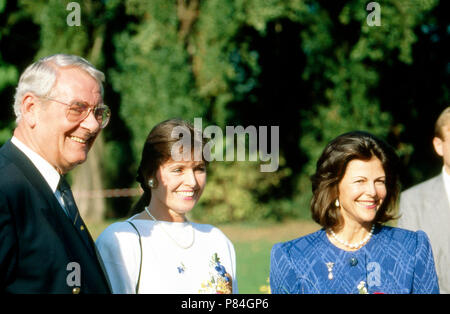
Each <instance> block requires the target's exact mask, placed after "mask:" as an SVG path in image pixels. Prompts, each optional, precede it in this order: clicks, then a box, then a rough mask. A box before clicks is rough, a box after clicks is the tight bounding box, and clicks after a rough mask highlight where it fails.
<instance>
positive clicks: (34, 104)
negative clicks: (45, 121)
mask: <svg viewBox="0 0 450 314" xmlns="http://www.w3.org/2000/svg"><path fill="white" fill-rule="evenodd" d="M38 101H39V99H38V98H37V97H36V96H35V95H34V94H32V93H26V94H25V95H24V96H23V98H22V104H21V105H20V112H21V113H22V119H23V120H24V122H25V123H26V124H28V126H30V127H31V128H33V127H34V126H35V125H36V121H37V114H38V112H39V109H40V104H38Z"/></svg>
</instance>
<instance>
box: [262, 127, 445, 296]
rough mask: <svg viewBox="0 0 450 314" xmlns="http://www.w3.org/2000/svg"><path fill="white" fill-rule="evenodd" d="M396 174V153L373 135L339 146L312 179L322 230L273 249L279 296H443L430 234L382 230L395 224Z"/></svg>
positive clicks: (338, 141) (349, 138) (346, 139)
mask: <svg viewBox="0 0 450 314" xmlns="http://www.w3.org/2000/svg"><path fill="white" fill-rule="evenodd" d="M397 171H398V157H397V155H396V154H395V152H394V150H393V149H392V148H391V147H390V146H389V145H387V144H386V143H385V142H383V141H381V140H380V139H378V138H376V137H375V136H373V135H371V134H369V133H366V132H360V131H356V132H350V133H346V134H343V135H341V136H339V137H337V138H335V139H334V140H332V141H331V142H330V143H329V144H328V145H327V146H326V148H325V150H324V151H323V153H322V155H321V157H320V158H319V160H318V162H317V169H316V173H315V174H314V175H313V176H312V178H311V180H312V190H313V197H312V200H311V211H312V217H313V219H314V221H316V222H317V223H318V224H320V225H321V226H322V227H323V228H322V229H321V230H319V231H317V232H315V233H312V234H309V235H306V236H304V237H301V238H298V239H295V240H292V241H289V242H285V243H278V244H276V245H274V247H273V248H272V253H271V265H270V287H271V291H272V293H341V294H343V293H362V294H366V293H369V294H372V293H439V286H438V281H437V276H436V270H435V266H434V260H433V253H432V251H431V246H430V243H429V240H428V237H427V235H426V234H425V233H424V232H423V231H417V232H413V231H408V230H404V229H400V228H393V227H388V226H385V225H383V224H384V223H386V222H388V221H389V220H391V219H393V218H394V217H393V214H392V213H391V212H392V211H393V210H394V209H395V205H396V202H397V197H398V193H399V186H398V173H397Z"/></svg>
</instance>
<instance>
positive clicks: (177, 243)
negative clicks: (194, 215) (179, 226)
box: [145, 206, 195, 249]
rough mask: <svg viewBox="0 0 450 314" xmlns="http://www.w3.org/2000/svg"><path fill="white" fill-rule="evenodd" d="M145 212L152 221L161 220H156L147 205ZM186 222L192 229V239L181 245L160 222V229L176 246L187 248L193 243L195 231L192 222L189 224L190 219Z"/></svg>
mask: <svg viewBox="0 0 450 314" xmlns="http://www.w3.org/2000/svg"><path fill="white" fill-rule="evenodd" d="M145 212H146V213H147V215H148V216H149V217H150V218H151V219H152V220H153V221H155V222H161V221H159V220H157V219H156V218H155V217H154V216H153V215H152V213H150V210H149V209H148V206H146V207H145ZM187 223H188V224H189V226H190V227H191V229H192V241H191V242H190V243H188V244H187V245H181V244H180V243H179V242H178V241H177V240H175V238H174V237H172V236H171V235H170V233H169V232H168V231H167V230H166V228H164V225H163V224H161V229H162V230H163V231H164V233H165V234H166V235H167V236H168V237H169V238H170V239H171V240H172V241H173V242H174V243H175V244H176V245H177V246H178V247H180V248H182V249H188V248H190V247H191V246H192V245H193V244H194V242H195V231H194V227H193V226H192V224H191V222H190V221H188V222H187Z"/></svg>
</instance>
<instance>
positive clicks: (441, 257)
mask: <svg viewBox="0 0 450 314" xmlns="http://www.w3.org/2000/svg"><path fill="white" fill-rule="evenodd" d="M433 146H434V150H435V151H436V153H437V154H438V155H439V156H440V157H442V159H443V164H444V165H443V167H442V172H441V173H440V174H439V175H437V176H435V177H434V178H431V179H429V180H427V181H425V182H422V183H420V184H418V185H416V186H413V187H411V188H409V189H407V190H406V191H404V192H403V193H401V195H400V210H399V212H400V218H399V220H398V225H397V226H398V227H401V228H405V229H410V230H414V231H415V230H423V231H425V232H426V233H427V234H428V235H429V237H430V243H431V247H432V248H433V255H434V258H435V261H436V270H437V275H438V279H439V288H440V291H441V293H450V270H449V266H450V231H449V228H448V226H449V224H450V203H449V201H450V107H447V108H446V109H445V110H444V111H443V112H442V113H441V114H440V116H439V118H438V119H437V121H436V124H435V128H434V138H433Z"/></svg>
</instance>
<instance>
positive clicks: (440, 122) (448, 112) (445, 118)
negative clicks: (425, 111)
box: [434, 107, 450, 140]
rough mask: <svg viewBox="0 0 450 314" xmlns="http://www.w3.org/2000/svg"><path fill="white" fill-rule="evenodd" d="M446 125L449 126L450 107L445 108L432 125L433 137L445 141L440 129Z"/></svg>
mask: <svg viewBox="0 0 450 314" xmlns="http://www.w3.org/2000/svg"><path fill="white" fill-rule="evenodd" d="M448 124H450V107H447V108H445V109H444V111H442V112H441V114H440V115H439V117H438V118H437V120H436V123H435V124H434V136H435V137H439V138H440V139H441V140H445V138H444V134H443V133H442V128H443V127H444V126H446V125H448Z"/></svg>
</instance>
